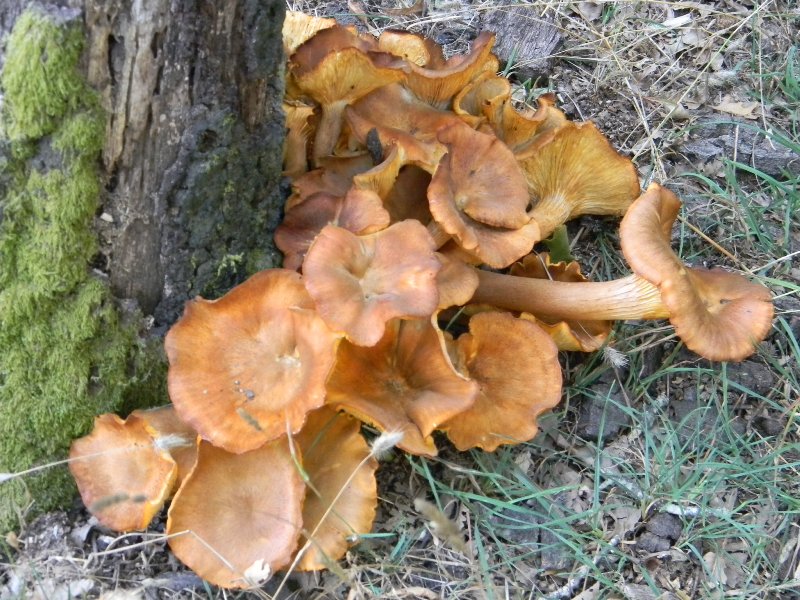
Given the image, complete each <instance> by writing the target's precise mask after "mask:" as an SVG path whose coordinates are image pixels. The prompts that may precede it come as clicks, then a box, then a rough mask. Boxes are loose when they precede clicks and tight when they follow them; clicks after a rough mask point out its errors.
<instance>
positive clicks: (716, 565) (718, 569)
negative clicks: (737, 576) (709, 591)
mask: <svg viewBox="0 0 800 600" xmlns="http://www.w3.org/2000/svg"><path fill="white" fill-rule="evenodd" d="M703 561H704V562H705V563H706V569H707V570H708V582H709V583H710V584H711V585H713V586H715V587H716V586H723V585H725V584H726V583H727V581H728V577H727V575H726V574H725V567H726V566H727V565H726V564H725V559H724V558H723V557H722V556H720V555H719V554H717V553H715V552H706V553H705V554H704V555H703Z"/></svg>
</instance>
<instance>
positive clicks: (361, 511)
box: [295, 406, 378, 571]
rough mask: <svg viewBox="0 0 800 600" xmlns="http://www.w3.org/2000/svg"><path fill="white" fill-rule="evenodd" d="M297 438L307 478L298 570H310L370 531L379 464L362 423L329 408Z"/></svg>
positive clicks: (334, 557)
mask: <svg viewBox="0 0 800 600" xmlns="http://www.w3.org/2000/svg"><path fill="white" fill-rule="evenodd" d="M295 439H296V442H297V445H298V446H299V448H300V450H301V454H302V456H303V468H304V469H305V472H306V475H307V476H308V491H307V492H306V499H305V502H304V504H303V532H304V533H303V535H302V536H301V538H300V542H301V549H300V553H301V556H300V557H299V560H297V567H298V569H299V570H301V571H313V570H317V569H324V568H325V567H327V566H329V565H330V564H331V563H332V562H334V561H337V560H339V559H340V558H342V556H344V553H345V551H346V550H347V548H348V547H349V546H351V545H352V543H353V538H354V537H355V536H358V535H362V534H366V533H369V532H370V530H371V529H372V522H373V520H374V519H375V510H376V508H377V505H378V486H377V482H376V480H375V471H376V470H377V468H378V462H377V461H376V460H375V459H374V458H373V457H372V456H371V454H370V449H369V446H368V445H367V442H366V440H365V439H364V437H363V436H362V435H361V423H360V422H359V421H357V420H356V419H353V418H352V417H350V416H349V415H346V414H341V413H337V412H336V411H335V410H333V409H331V408H330V407H327V406H323V407H322V408H319V409H317V410H315V411H314V412H312V413H310V414H309V415H308V421H307V422H306V424H305V426H304V427H303V429H302V430H301V431H300V433H298V434H297V436H296V438H295Z"/></svg>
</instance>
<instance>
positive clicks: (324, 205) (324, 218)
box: [275, 189, 389, 270]
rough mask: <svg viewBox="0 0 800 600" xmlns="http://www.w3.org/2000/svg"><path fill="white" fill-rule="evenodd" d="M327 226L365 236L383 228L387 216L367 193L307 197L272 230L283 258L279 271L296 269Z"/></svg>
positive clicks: (387, 222) (353, 191)
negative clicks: (281, 267) (334, 226)
mask: <svg viewBox="0 0 800 600" xmlns="http://www.w3.org/2000/svg"><path fill="white" fill-rule="evenodd" d="M329 224H330V225H337V226H339V227H343V228H344V229H347V230H348V231H352V232H353V233H355V234H356V235H366V234H369V233H374V232H376V231H380V230H381V229H383V228H385V227H387V226H388V225H389V213H388V212H387V211H386V210H385V209H384V208H383V203H382V202H381V199H380V196H378V195H377V194H375V193H374V192H370V191H368V190H358V189H351V190H350V191H349V192H347V194H345V196H344V197H336V196H333V195H331V194H327V193H325V192H318V193H316V194H313V195H311V196H310V197H309V198H308V199H307V200H306V201H305V202H303V203H302V204H298V205H297V206H295V207H293V208H292V209H291V210H288V211H286V215H285V217H284V219H283V221H282V222H281V224H280V225H278V227H277V229H276V230H275V245H276V246H277V247H278V249H279V250H280V251H281V252H283V254H284V258H283V268H284V269H292V270H297V269H299V268H300V266H301V265H302V264H303V259H304V258H305V255H306V252H307V251H308V248H309V247H310V246H311V243H312V242H313V241H314V239H315V238H316V237H317V235H318V234H319V232H320V231H322V229H323V227H325V226H326V225H329Z"/></svg>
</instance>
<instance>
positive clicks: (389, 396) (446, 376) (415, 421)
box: [327, 319, 477, 456]
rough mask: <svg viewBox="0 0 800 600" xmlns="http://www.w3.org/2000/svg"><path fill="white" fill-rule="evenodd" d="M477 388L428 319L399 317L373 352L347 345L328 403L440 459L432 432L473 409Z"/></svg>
mask: <svg viewBox="0 0 800 600" xmlns="http://www.w3.org/2000/svg"><path fill="white" fill-rule="evenodd" d="M476 392H477V386H476V385H475V383H473V382H472V381H470V380H469V379H467V378H466V377H464V376H462V375H460V374H459V373H458V372H456V370H455V369H454V368H453V365H452V363H451V362H450V358H449V357H448V356H447V352H446V350H445V348H444V338H443V336H442V333H441V331H439V329H438V328H437V327H435V326H434V325H433V324H432V323H431V322H430V321H428V320H421V319H420V320H414V321H405V320H400V319H395V320H393V321H390V322H389V323H388V324H387V325H386V334H385V335H384V336H383V338H382V339H381V340H380V341H379V342H378V343H377V344H376V345H375V346H374V347H372V348H363V347H360V346H355V345H353V344H350V343H348V342H342V344H341V345H340V346H339V353H338V356H337V360H336V367H335V368H334V370H333V372H332V373H331V377H330V380H329V381H328V399H327V403H328V404H329V405H331V406H333V407H334V408H337V409H342V410H346V411H347V412H349V413H350V414H352V415H353V416H355V417H357V418H359V419H361V420H362V421H364V422H366V423H370V424H371V425H374V426H375V427H377V428H378V429H380V430H381V431H399V432H402V433H403V438H402V440H401V441H400V442H399V443H398V444H397V445H398V447H400V448H402V449H403V450H405V451H406V452H410V453H412V454H421V455H425V456H435V455H436V446H435V445H434V443H433V438H432V437H431V433H432V432H433V430H434V429H436V428H437V427H439V425H441V424H442V423H444V422H445V421H447V420H448V419H450V418H452V417H453V416H455V415H456V414H458V413H460V412H462V411H464V410H466V409H467V408H469V407H470V406H471V405H472V403H473V401H474V398H475V394H476Z"/></svg>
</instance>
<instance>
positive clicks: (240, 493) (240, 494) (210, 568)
mask: <svg viewBox="0 0 800 600" xmlns="http://www.w3.org/2000/svg"><path fill="white" fill-rule="evenodd" d="M304 494H305V485H304V483H303V478H302V477H301V475H300V472H299V470H298V468H297V466H296V465H295V463H294V459H293V457H292V454H291V452H290V451H289V446H288V442H287V440H286V437H283V438H279V439H277V440H273V441H272V442H268V443H266V444H264V445H263V446H261V447H260V448H257V449H256V450H251V451H250V452H245V453H243V454H231V453H229V452H226V451H225V450H223V449H221V448H216V447H215V446H213V445H211V444H209V443H208V442H205V441H200V442H199V446H198V456H197V464H196V465H195V467H194V469H192V471H191V473H190V474H189V476H188V477H187V478H186V481H184V483H183V485H182V486H181V488H180V489H179V490H178V493H177V494H176V495H175V498H174V499H173V500H172V505H171V506H170V509H169V517H168V519H167V533H168V535H170V536H171V537H170V538H169V545H170V548H171V549H172V552H173V553H174V554H175V556H177V557H178V559H180V561H181V562H182V563H184V564H185V565H187V566H188V567H189V568H191V569H192V570H193V571H194V572H195V573H197V575H199V576H200V577H202V578H203V579H205V580H206V581H208V582H210V583H212V584H214V585H218V586H220V587H225V588H247V587H251V586H252V585H253V584H254V583H255V582H252V581H248V580H247V577H246V576H247V574H248V570H249V569H251V568H252V567H253V566H254V565H264V566H267V567H269V569H270V572H272V573H274V572H275V571H276V570H278V569H280V568H281V567H283V566H285V565H286V564H288V563H289V560H290V559H291V557H292V553H293V552H294V551H295V548H296V547H297V540H298V536H299V534H300V530H301V527H302V507H303V497H304ZM181 532H185V533H181ZM178 534H181V535H178ZM261 561H263V563H262V562H261Z"/></svg>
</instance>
